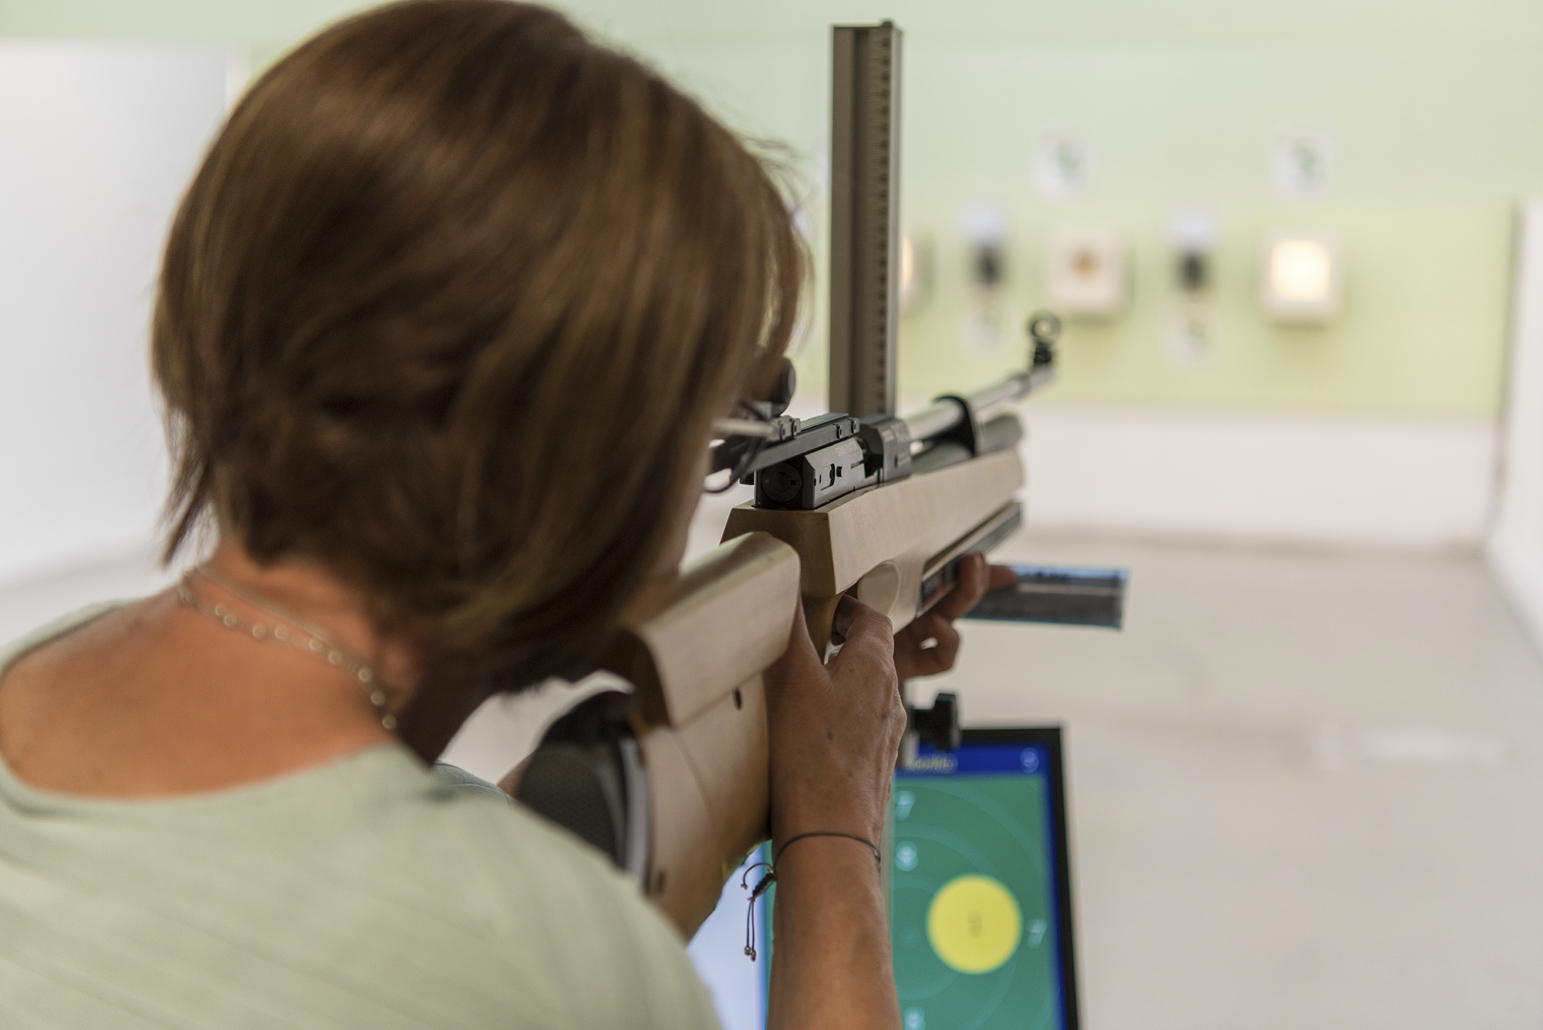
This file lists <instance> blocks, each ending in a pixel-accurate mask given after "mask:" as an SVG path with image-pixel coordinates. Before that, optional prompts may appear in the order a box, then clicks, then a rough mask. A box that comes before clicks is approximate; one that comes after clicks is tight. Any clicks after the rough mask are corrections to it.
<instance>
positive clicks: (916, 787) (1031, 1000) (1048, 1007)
mask: <svg viewBox="0 0 1543 1030" xmlns="http://www.w3.org/2000/svg"><path fill="white" fill-rule="evenodd" d="M946 757H948V763H942V762H940V763H939V764H937V765H935V766H934V767H932V768H926V767H923V768H922V769H919V770H918V773H920V774H919V775H907V774H900V775H897V776H896V778H895V789H894V799H893V805H894V843H893V850H892V856H891V858H892V865H891V867H890V868H891V876H892V881H891V894H890V898H891V913H890V919H891V932H892V934H893V947H894V954H895V979H896V985H897V987H898V990H899V995H900V1009H901V1015H902V1021H903V1023H904V1025H905V1027H906V1030H994V1028H1005V1027H1013V1028H1015V1030H1028V1028H1044V1030H1054V1028H1057V1027H1059V1026H1060V1025H1061V1012H1060V1007H1059V1004H1058V984H1059V976H1060V970H1059V967H1058V965H1057V951H1056V944H1057V942H1056V940H1055V930H1054V927H1055V921H1056V914H1055V905H1056V900H1055V891H1056V884H1055V879H1054V859H1053V852H1052V850H1051V843H1052V842H1051V840H1050V839H1049V837H1050V831H1049V827H1050V825H1051V823H1050V818H1049V811H1050V809H1049V805H1050V797H1049V791H1048V784H1047V782H1046V779H1045V777H1044V776H1042V775H1034V773H1036V772H1037V771H1038V765H1039V757H1040V756H1039V755H1038V751H1037V749H1036V748H1032V747H1030V748H1022V749H1021V753H1015V754H1014V758H1015V759H1017V768H1016V769H1015V770H1007V769H1004V770H1002V771H1000V772H994V773H987V774H979V775H977V774H973V773H972V772H970V771H966V770H964V769H959V770H957V771H956V770H955V768H954V767H953V766H952V765H951V764H949V763H952V762H953V759H952V757H951V756H946ZM1000 757H1002V756H999V758H1000ZM994 764H997V765H1001V764H1003V763H1002V762H1001V761H1000V760H999V761H997V762H996V763H994Z"/></svg>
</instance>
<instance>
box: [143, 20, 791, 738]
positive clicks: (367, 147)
mask: <svg viewBox="0 0 1543 1030" xmlns="http://www.w3.org/2000/svg"><path fill="white" fill-rule="evenodd" d="M804 267H805V259H804V255H803V252H802V250H801V247H800V245H799V242H798V240H797V237H796V235H795V233H794V231H793V229H792V223H791V219H790V217H789V212H788V208H787V205H786V202H785V201H784V199H783V196H782V194H781V192H780V191H779V189H778V188H777V186H776V184H775V183H774V181H773V179H772V178H771V176H770V175H769V174H768V172H767V171H766V169H765V168H763V167H762V165H761V163H760V162H758V161H757V160H756V159H755V158H754V157H752V156H751V155H750V154H749V153H748V152H747V150H746V148H745V147H744V146H743V145H742V144H741V143H740V142H739V141H738V140H737V139H736V138H735V137H734V136H733V135H732V134H731V133H730V132H729V131H727V130H726V129H724V128H723V127H722V126H721V125H719V124H717V123H716V122H715V121H714V120H713V119H712V118H710V117H709V116H708V115H707V114H705V113H704V112H703V110H702V109H701V108H700V107H699V106H698V105H697V104H696V103H694V102H693V101H692V100H690V99H689V98H687V97H685V96H684V95H682V94H681V93H680V92H678V91H677V90H675V89H674V88H672V87H671V86H670V85H669V84H668V83H666V82H665V81H664V80H663V79H661V78H660V77H659V76H658V75H656V74H654V73H652V72H650V71H649V70H648V69H646V68H644V67H643V66H641V65H640V64H639V63H638V62H636V61H635V60H633V59H631V58H629V57H626V56H624V55H622V54H619V53H617V52H615V51H612V50H609V49H606V48H604V47H601V46H598V45H596V44H594V43H592V42H590V41H589V40H588V39H586V38H585V36H584V35H583V34H582V33H581V32H580V31H579V30H578V29H576V28H575V27H574V26H573V25H572V24H570V23H569V22H568V21H567V20H566V19H564V18H563V17H562V16H560V15H558V14H556V13H554V12H552V11H550V10H547V9H544V8H541V7H536V6H532V5H528V4H519V3H508V2H503V0H410V2H406V3H399V4H393V5H390V6H386V7H382V8H377V9H375V10H372V11H369V12H367V13H365V14H362V15H359V16H356V17H354V18H351V19H349V20H346V21H343V22H341V23H339V24H337V25H335V26H333V27H331V28H329V29H327V30H326V31H324V32H323V33H321V34H320V35H318V36H317V37H315V38H314V39H312V40H310V41H309V42H307V43H306V44H304V45H303V46H301V47H300V48H299V49H298V50H296V51H295V52H293V53H292V54H290V55H289V56H288V57H286V58H285V59H283V60H282V61H280V62H279V63H278V64H277V65H275V66H274V67H273V68H272V69H271V70H269V71H268V72H267V73H266V74H265V75H263V76H262V78H261V79H260V80H259V81H258V82H257V83H256V84H255V85H254V86H253V87H252V89H251V90H250V92H249V93H248V94H247V95H246V97H245V98H244V99H243V100H242V101H241V103H240V104H239V106H238V107H237V108H236V109H235V111H234V112H233V113H232V115H231V117H230V120H229V122H228V124H227V125H226V126H225V128H224V130H223V131H222V132H221V134H220V136H219V138H218V139H217V140H216V141H215V143H214V145H213V147H212V149H211V150H210V152H209V154H208V156H207V158H206V159H205V161H204V163H203V166H202V168H201V169H200V170H199V172H198V174H197V176H196V177H195V179H194V181H193V183H192V185H191V187H190V188H189V190H188V193H187V196H186V197H185V198H184V199H183V201H182V205H181V208H180V210H179V211H178V214H177V217H176V221H175V223H174V225H173V227H172V230H171V236H170V239H169V241H168V244H167V247H166V255H165V263H164V268H163V271H162V275H161V282H160V291H159V296H158V298H157V303H156V310H155V322H154V332H153V360H154V366H155V372H156V375H157V377H158V379H159V383H160V388H161V391H162V394H163V395H164V398H165V401H166V404H167V409H168V432H169V434H170V436H171V439H172V444H173V448H174V452H175V455H176V475H175V485H174V487H173V491H172V495H171V498H170V500H169V502H168V520H169V523H170V525H171V529H170V532H169V534H168V540H167V546H166V559H167V560H168V561H170V560H171V558H172V557H173V556H174V555H175V554H176V553H177V551H178V549H179V548H180V547H182V545H183V544H184V543H185V542H186V541H187V540H188V539H189V536H190V534H191V533H192V531H193V530H194V529H195V528H196V527H197V525H198V524H199V523H200V521H201V520H202V519H204V517H205V516H206V515H207V514H208V513H209V512H210V511H211V510H212V512H213V513H214V515H215V516H216V517H217V519H218V522H219V525H220V527H221V529H222V531H223V532H225V533H228V534H230V535H231V536H233V537H234V538H235V539H237V540H239V541H240V542H241V543H242V544H243V545H244V546H245V547H246V549H247V550H248V551H249V552H250V553H251V554H252V556H253V557H254V558H255V559H257V560H258V561H259V562H261V563H265V564H266V563H273V562H276V561H279V560H281V559H292V558H304V559H308V560H312V561H316V562H319V563H321V564H323V565H324V566H325V567H327V568H328V569H330V570H331V571H333V572H334V573H335V574H337V575H339V576H341V577H342V578H344V579H345V580H346V581H348V582H350V583H352V584H354V585H355V586H356V587H357V588H358V589H359V590H360V591H361V592H362V593H363V594H364V596H365V597H366V598H367V599H368V603H369V604H370V605H371V606H372V615H373V616H374V617H375V618H376V619H377V621H378V622H380V623H381V624H382V625H383V626H389V627H392V628H394V629H397V630H399V631H405V632H408V633H411V634H413V636H414V638H415V639H418V640H420V641H421V642H422V643H423V645H424V647H425V649H426V662H427V669H426V680H425V682H424V683H422V684H421V685H420V687H419V691H418V695H417V696H416V697H415V699H414V701H413V703H412V706H411V708H410V709H409V711H408V712H407V713H405V717H404V719H403V720H402V734H403V737H404V739H407V740H408V742H409V743H410V744H412V745H413V746H414V747H415V748H416V749H417V750H418V751H419V752H420V754H423V755H425V756H429V755H433V754H437V753H438V751H439V750H440V748H441V747H442V746H443V744H444V743H445V742H446V741H448V738H449V735H450V734H451V733H453V731H454V729H455V727H456V726H457V725H459V723H460V721H461V719H463V718H464V717H465V715H466V714H468V713H469V712H470V711H471V709H472V708H473V707H475V705H476V704H478V703H480V701H481V700H483V699H484V698H485V697H486V696H488V695H489V694H491V693H492V692H494V691H496V690H500V689H504V690H508V689H518V688H520V687H523V686H525V685H528V684H530V683H533V682H535V681H537V680H539V679H542V678H544V677H546V676H548V675H551V674H554V673H561V672H564V671H571V670H575V669H578V668H582V667H584V666H585V664H586V663H587V661H588V660H590V659H591V658H592V656H593V654H594V653H595V651H596V649H597V648H598V647H599V646H600V645H601V643H602V642H603V640H604V639H605V637H606V636H607V635H608V633H609V632H611V630H612V628H613V626H614V624H615V620H616V618H617V615H618V613H619V611H620V609H621V607H622V606H623V605H624V604H625V603H626V602H627V601H628V600H629V599H630V598H631V596H632V595H633V593H634V592H635V591H636V589H637V588H638V586H639V585H640V584H641V582H642V580H643V578H644V577H645V576H646V575H647V573H648V572H649V570H650V569H651V567H652V566H653V565H654V564H655V563H656V562H657V561H658V559H659V556H660V554H661V552H662V548H663V546H664V541H665V540H666V539H667V538H668V536H669V534H670V532H671V529H672V527H673V523H674V521H675V520H676V519H677V518H678V517H679V515H680V513H681V505H682V503H683V498H686V497H688V496H689V491H690V488H691V477H692V476H693V475H694V474H700V471H701V470H700V468H699V461H700V458H701V455H702V452H703V449H704V448H705V446H706V442H707V438H708V434H709V422H710V420H711V419H712V418H713V416H715V415H717V414H721V413H722V412H723V411H724V409H725V408H726V406H727V405H728V404H729V403H730V402H731V400H732V399H733V397H734V395H735V394H736V392H745V391H753V390H756V389H758V388H764V386H765V385H767V384H766V379H767V377H768V376H769V375H770V374H771V369H772V367H773V365H774V363H775V360H776V359H777V358H779V357H780V355H781V353H782V351H783V350H784V348H785V346H786V344H787V342H788V338H789V335H790V333H791V330H792V326H793V323H794V320H795V318H796V310H795V309H796V307H797V300H798V293H799V289H800V287H801V284H802V280H803V274H804Z"/></svg>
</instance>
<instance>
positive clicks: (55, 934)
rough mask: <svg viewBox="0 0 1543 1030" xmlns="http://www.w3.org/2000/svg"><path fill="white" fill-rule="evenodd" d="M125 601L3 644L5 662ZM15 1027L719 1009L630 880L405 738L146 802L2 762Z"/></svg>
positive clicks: (9, 1023)
mask: <svg viewBox="0 0 1543 1030" xmlns="http://www.w3.org/2000/svg"><path fill="white" fill-rule="evenodd" d="M107 607H110V606H99V607H97V608H95V609H91V610H88V611H85V612H81V613H78V614H77V615H75V616H72V617H70V618H69V619H67V620H64V621H63V622H62V623H58V624H55V625H54V626H51V627H48V628H46V629H45V630H43V631H41V632H39V633H37V634H34V635H33V636H32V637H30V638H29V639H28V640H25V641H23V642H21V643H20V644H18V645H16V646H13V647H10V648H6V649H4V650H3V651H0V674H3V671H4V669H5V667H6V666H7V665H8V664H9V663H10V662H12V661H14V660H15V658H16V657H17V656H18V655H20V654H21V653H22V652H23V651H25V650H27V649H29V648H31V647H36V646H37V645H38V644H39V643H41V642H42V641H44V640H47V639H49V638H51V637H54V636H58V635H61V634H62V633H64V632H68V631H69V630H70V629H72V628H76V627H78V626H80V625H82V624H84V623H85V622H86V621H88V620H89V619H90V618H92V617H95V616H96V615H99V614H101V612H102V611H104V610H106V608H107ZM0 1025H3V1026H4V1027H6V1028H8V1030H10V1028H23V1027H26V1028H44V1027H46V1028H49V1030H62V1028H69V1030H82V1028H87V1027H90V1028H98V1027H112V1028H140V1027H177V1028H189V1030H192V1028H199V1030H207V1028H214V1027H218V1028H221V1030H238V1028H258V1027H262V1028H269V1027H285V1028H308V1030H309V1028H314V1030H322V1028H328V1030H331V1028H339V1027H361V1028H363V1027H368V1028H371V1030H396V1028H403V1030H406V1028H409V1027H410V1028H424V1027H436V1028H440V1027H443V1028H451V1027H454V1028H463V1027H464V1028H472V1027H476V1028H493V1027H553V1028H557V1027H565V1028H566V1027H573V1028H586V1030H587V1028H595V1030H599V1028H606V1030H622V1028H632V1027H636V1028H652V1027H661V1028H662V1027H670V1028H681V1030H691V1028H697V1027H702V1028H710V1027H716V1026H717V1022H716V1020H715V1018H714V1016H713V1011H712V1004H711V1001H710V999H709V997H708V995H707V992H706V990H705V989H704V988H703V987H702V984H701V982H700V981H699V980H698V979H697V977H696V975H695V973H694V972H693V970H692V968H691V965H690V963H689V961H688V960H687V958H686V953H685V949H684V947H683V946H682V944H681V941H680V938H679V937H678V936H676V934H675V932H674V930H673V929H672V928H671V927H670V926H669V925H668V924H667V923H666V922H665V921H664V919H663V918H662V917H661V916H660V915H659V914H658V913H657V912H656V911H655V910H654V909H653V908H652V907H651V906H650V905H648V904H647V903H646V902H645V901H644V900H643V898H642V897H641V896H640V894H639V892H638V889H637V887H636V886H635V885H634V884H633V883H632V881H630V880H628V879H627V878H625V877H624V876H622V875H621V874H620V873H618V872H616V871H615V870H614V869H613V868H612V866H611V865H610V864H609V863H608V862H607V861H606V860H605V859H604V858H603V857H602V856H600V855H599V854H598V853H597V852H595V851H593V850H592V849H590V848H589V847H588V846H586V845H584V844H582V843H581V842H579V841H578V840H577V839H576V838H573V837H570V836H569V835H568V834H566V833H564V832H562V831H560V830H557V829H555V828H553V827H551V826H549V825H547V824H546V823H544V822H542V821H540V820H539V819H538V818H537V817H535V816H534V815H531V814H530V813H528V812H526V811H525V810H523V809H521V808H519V807H518V806H515V805H509V804H505V803H503V802H501V801H499V800H496V799H492V798H487V797H475V796H468V795H467V794H464V793H461V792H458V791H457V790H456V788H455V787H454V786H453V785H451V784H449V783H447V782H445V781H444V780H442V779H440V778H439V777H436V776H434V775H433V774H431V773H430V772H428V771H427V770H425V769H424V768H423V766H422V765H420V764H419V763H418V761H417V760H416V759H415V758H414V757H413V756H412V755H411V754H410V753H409V752H408V751H407V750H406V749H405V748H402V747H399V746H398V747H378V748H372V749H369V750H367V751H363V752H360V753H358V754H355V755H351V756H349V757H347V758H344V759H341V760H339V761H336V762H333V763H331V764H329V765H326V766H321V767H317V768H314V769H309V770H306V771H303V772H300V773H295V774H292V775H288V776H284V777H280V778H278V779H273V780H268V781H265V782H262V783H259V784H256V785H253V786H248V787H241V788H238V789H235V790H224V791H218V792H214V793H208V794H200V795H191V796H182V797H177V798H169V799H150V800H143V801H140V800H133V801H121V800H95V799H91V798H84V797H78V796H73V795H64V794H56V793H51V792H47V791H41V790H35V789H33V788H31V787H28V786H27V785H25V784H24V783H22V782H21V781H19V780H18V779H17V778H16V777H15V775H14V774H13V773H12V772H11V771H10V769H9V768H7V767H6V766H5V765H4V763H3V761H0Z"/></svg>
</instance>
